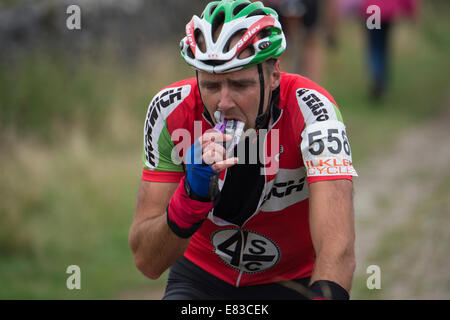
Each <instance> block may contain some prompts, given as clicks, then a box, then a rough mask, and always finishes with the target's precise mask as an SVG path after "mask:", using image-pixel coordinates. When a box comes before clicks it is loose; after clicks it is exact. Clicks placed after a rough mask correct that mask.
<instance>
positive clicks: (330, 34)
mask: <svg viewBox="0 0 450 320" xmlns="http://www.w3.org/2000/svg"><path fill="white" fill-rule="evenodd" d="M336 1H337V0H263V3H264V4H265V5H267V6H269V7H271V8H273V9H275V10H276V11H277V13H278V15H279V18H280V22H281V24H282V25H283V27H284V28H285V29H286V37H287V39H288V42H289V43H290V44H291V46H292V48H293V49H291V50H290V51H289V52H288V53H287V57H286V58H288V60H289V61H287V63H289V65H290V68H292V71H293V72H296V73H300V74H302V75H303V76H305V77H308V78H310V79H311V80H313V81H320V80H321V76H322V73H323V70H324V41H325V42H326V45H327V46H328V47H329V48H335V47H336V46H337V28H338V23H339V11H338V10H337V4H336Z"/></svg>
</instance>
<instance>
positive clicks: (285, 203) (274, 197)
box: [261, 167, 309, 212]
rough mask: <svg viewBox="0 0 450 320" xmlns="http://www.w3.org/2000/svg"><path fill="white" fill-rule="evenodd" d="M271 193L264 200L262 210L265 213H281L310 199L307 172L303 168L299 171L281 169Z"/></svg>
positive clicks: (298, 169)
mask: <svg viewBox="0 0 450 320" xmlns="http://www.w3.org/2000/svg"><path fill="white" fill-rule="evenodd" d="M269 190H270V191H269V192H268V193H267V194H266V196H265V198H264V203H263V205H262V206H261V210H262V211H265V212H276V211H281V210H283V209H285V208H287V207H289V206H291V205H293V204H295V203H297V202H300V201H303V200H305V199H307V198H308V197H309V190H308V184H307V183H306V172H305V169H304V168H303V167H301V168H297V169H279V171H278V173H277V176H276V178H275V181H273V184H272V185H271V188H270V189H269Z"/></svg>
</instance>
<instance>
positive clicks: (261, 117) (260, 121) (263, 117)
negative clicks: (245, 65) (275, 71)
mask: <svg viewBox="0 0 450 320" xmlns="http://www.w3.org/2000/svg"><path fill="white" fill-rule="evenodd" d="M258 74H259V86H260V88H259V92H260V94H259V109H258V115H257V116H256V120H255V129H256V130H258V129H261V128H264V127H265V126H266V125H267V120H268V118H269V114H268V113H269V112H268V111H269V109H270V108H267V110H266V112H264V113H263V107H264V72H263V67H262V63H259V64H258ZM269 101H270V99H269Z"/></svg>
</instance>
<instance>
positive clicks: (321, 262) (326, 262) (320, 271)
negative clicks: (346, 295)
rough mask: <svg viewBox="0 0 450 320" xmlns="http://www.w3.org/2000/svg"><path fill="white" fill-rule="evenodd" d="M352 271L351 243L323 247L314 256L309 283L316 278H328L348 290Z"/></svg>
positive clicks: (353, 269)
mask: <svg viewBox="0 0 450 320" xmlns="http://www.w3.org/2000/svg"><path fill="white" fill-rule="evenodd" d="M354 271H355V256H354V250H353V245H351V244H349V245H348V246H346V247H345V246H342V247H340V248H338V247H330V248H323V249H322V250H321V252H319V254H318V256H317V257H316V262H315V267H314V271H313V274H312V276H311V281H310V284H312V283H314V282H315V281H317V280H329V281H333V282H336V283H337V284H339V285H340V286H341V287H343V288H344V289H345V290H347V292H350V289H351V286H352V279H353V273H354Z"/></svg>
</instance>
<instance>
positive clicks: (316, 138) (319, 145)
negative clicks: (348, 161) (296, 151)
mask: <svg viewBox="0 0 450 320" xmlns="http://www.w3.org/2000/svg"><path fill="white" fill-rule="evenodd" d="M323 131H324V132H325V134H324V132H323ZM324 141H326V142H328V143H327V146H325V142H324ZM308 144H309V149H308V151H309V152H310V153H311V154H312V155H314V156H318V155H320V154H322V152H323V151H324V150H325V148H327V150H328V151H329V152H330V153H332V154H340V153H341V152H342V150H344V152H345V154H346V155H348V156H350V155H351V150H350V144H349V143H348V139H347V135H346V134H345V130H341V131H340V132H339V129H322V130H316V131H313V132H310V133H308Z"/></svg>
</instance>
